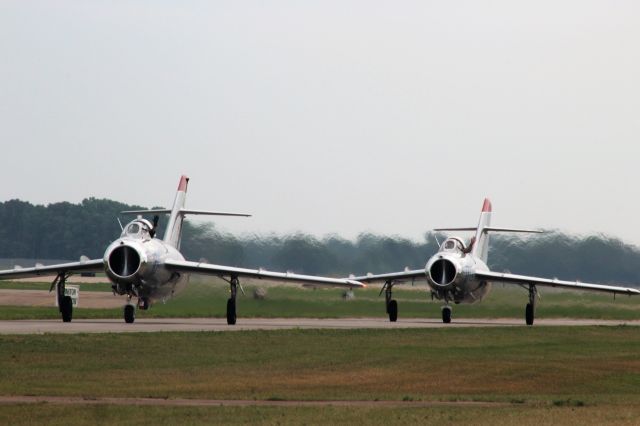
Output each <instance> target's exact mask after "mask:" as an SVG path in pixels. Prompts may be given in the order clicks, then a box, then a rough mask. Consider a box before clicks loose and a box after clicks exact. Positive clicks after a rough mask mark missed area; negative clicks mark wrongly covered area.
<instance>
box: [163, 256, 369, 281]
mask: <svg viewBox="0 0 640 426" xmlns="http://www.w3.org/2000/svg"><path fill="white" fill-rule="evenodd" d="M165 266H166V267H167V268H168V269H170V270H172V271H175V272H183V273H191V274H200V275H214V276H217V277H220V278H225V277H230V276H233V275H235V276H238V277H249V278H256V279H265V280H275V281H283V282H292V283H296V284H304V285H318V286H329V287H348V288H361V287H366V285H364V284H362V283H361V282H358V281H357V280H354V279H343V278H325V277H316V276H313V275H300V274H292V273H289V272H271V271H265V270H262V269H245V268H234V267H231V266H223V265H214V264H211V263H200V262H189V261H186V260H185V261H179V260H167V261H166V263H165Z"/></svg>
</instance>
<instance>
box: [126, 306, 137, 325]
mask: <svg viewBox="0 0 640 426" xmlns="http://www.w3.org/2000/svg"><path fill="white" fill-rule="evenodd" d="M135 320H136V307H135V306H133V305H124V322H126V323H127V324H132V323H133V322H134V321H135Z"/></svg>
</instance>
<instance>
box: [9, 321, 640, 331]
mask: <svg viewBox="0 0 640 426" xmlns="http://www.w3.org/2000/svg"><path fill="white" fill-rule="evenodd" d="M591 325H605V326H617V325H629V326H640V321H637V320H636V321H616V320H577V319H543V318H541V319H537V320H536V323H535V326H538V327H540V326H591ZM445 327H446V328H459V327H526V326H525V325H524V319H459V320H454V321H453V322H452V323H451V324H443V323H442V322H441V321H440V320H437V319H425V318H405V319H402V318H400V319H398V322H395V323H392V322H389V321H388V320H387V319H386V318H339V319H315V318H268V319H267V318H238V323H237V324H236V325H234V326H229V325H227V323H226V320H225V319H221V318H163V319H137V320H136V322H135V323H134V324H125V322H124V321H123V320H121V319H105V320H81V319H79V320H74V321H73V322H70V323H63V322H62V321H60V320H13V321H0V334H42V333H66V334H74V333H144V332H157V331H240V330H282V329H295V328H300V329H310V328H326V329H354V328H368V329H398V328H445Z"/></svg>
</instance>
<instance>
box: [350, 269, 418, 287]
mask: <svg viewBox="0 0 640 426" xmlns="http://www.w3.org/2000/svg"><path fill="white" fill-rule="evenodd" d="M352 279H354V280H356V281H360V282H363V283H375V282H385V281H394V282H395V283H396V284H398V283H402V282H405V281H417V280H425V281H426V279H427V275H426V273H425V271H424V269H414V270H409V269H407V270H404V271H402V272H391V273H389V274H378V275H363V276H361V277H353V278H352Z"/></svg>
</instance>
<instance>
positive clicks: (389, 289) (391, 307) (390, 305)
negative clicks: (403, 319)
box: [380, 281, 398, 322]
mask: <svg viewBox="0 0 640 426" xmlns="http://www.w3.org/2000/svg"><path fill="white" fill-rule="evenodd" d="M383 291H384V302H385V306H386V307H387V314H389V321H391V322H396V321H397V320H398V302H396V301H395V300H393V299H392V297H393V281H386V282H385V283H384V285H383V286H382V290H380V294H382V292H383Z"/></svg>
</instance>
